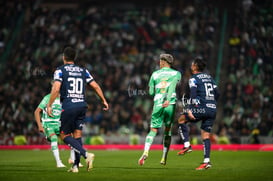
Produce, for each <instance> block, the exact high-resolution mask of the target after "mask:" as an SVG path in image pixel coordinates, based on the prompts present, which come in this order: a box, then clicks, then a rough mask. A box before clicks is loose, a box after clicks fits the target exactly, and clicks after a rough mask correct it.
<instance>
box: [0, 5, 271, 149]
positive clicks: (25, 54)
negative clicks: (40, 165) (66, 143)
mask: <svg viewBox="0 0 273 181" xmlns="http://www.w3.org/2000/svg"><path fill="white" fill-rule="evenodd" d="M0 16H1V23H0V70H1V76H0V82H1V84H0V105H1V106H0V145H18V144H28V145H32V144H48V143H47V142H46V141H45V140H44V138H43V136H41V135H40V134H39V132H38V129H37V126H36V123H35V120H34V116H33V112H34V110H35V108H36V106H37V105H38V104H39V102H40V101H41V99H42V97H43V96H44V95H45V94H47V93H49V91H50V81H51V79H52V74H53V71H54V70H55V68H56V67H57V66H59V65H61V64H62V61H61V53H62V49H63V47H64V46H66V45H72V46H74V47H76V48H77V49H78V50H79V55H78V59H77V61H78V63H80V64H81V65H84V66H86V67H87V68H88V69H89V70H90V72H91V74H92V75H93V76H94V77H95V79H96V80H97V81H98V82H99V83H100V85H101V86H102V88H103V90H104V91H105V94H106V97H107V99H108V100H109V102H110V106H111V110H110V111H109V112H103V111H102V109H101V106H100V104H99V103H98V99H97V98H96V97H95V96H94V94H93V93H92V92H91V91H89V93H88V95H87V97H88V104H89V108H88V112H87V117H86V127H85V129H84V140H85V144H142V143H143V141H144V137H145V135H146V134H147V132H148V130H149V121H150V113H151V109H152V98H151V97H150V96H148V95H147V85H148V80H149V76H150V75H151V72H152V71H154V70H155V69H156V68H157V63H158V56H159V54H160V53H162V52H168V53H171V54H173V55H174V57H175V59H176V61H175V65H174V67H175V68H176V69H177V70H179V71H181V72H182V74H183V81H182V87H181V88H180V92H181V94H180V95H179V100H180V102H181V98H182V95H183V94H184V93H186V91H185V90H187V89H186V86H187V80H188V78H189V76H190V73H189V62H190V60H191V59H192V58H194V57H195V56H203V57H204V58H205V59H206V60H207V63H208V71H209V73H211V74H212V75H213V76H214V77H215V79H216V81H217V83H218V86H219V87H220V91H221V99H220V101H219V104H218V105H219V108H218V114H217V119H216V123H215V127H214V129H213V132H214V136H213V137H212V140H213V143H218V144H259V143H261V144H267V143H271V144H272V143H273V138H272V135H273V116H272V110H273V104H272V103H273V101H272V92H273V86H272V83H273V81H272V79H273V49H272V48H273V1H272V0H241V1H240V0H235V1H217V0H193V1H187V0H173V1H170V0H148V1H144V0H138V1H136V0H131V1H128V0H127V1H122V0H115V1H110V0H80V1H76V0H67V1H64V0H54V1H53V0H37V1H34V0H28V1H23V0H10V1H1V2H0ZM180 104H181V103H180ZM180 111H181V108H180V107H179V109H178V111H177V114H179V112H180ZM190 127H191V135H192V137H193V139H192V142H193V144H199V143H201V142H200V138H199V137H198V136H199V131H200V130H199V126H198V124H197V125H196V124H191V125H190ZM160 134H161V133H159V136H158V137H157V139H156V140H155V143H161V137H160ZM173 134H174V137H173V140H172V142H173V143H174V144H178V143H181V140H180V139H179V137H178V136H177V125H176V123H175V125H174V128H173Z"/></svg>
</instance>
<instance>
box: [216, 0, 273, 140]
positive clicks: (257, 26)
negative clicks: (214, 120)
mask: <svg viewBox="0 0 273 181" xmlns="http://www.w3.org/2000/svg"><path fill="white" fill-rule="evenodd" d="M243 2H244V3H242V4H241V5H240V6H239V8H238V9H237V10H236V12H235V13H234V16H233V17H232V18H231V19H232V21H231V26H232V27H231V32H230V36H229V41H228V48H229V52H228V55H229V57H228V64H227V76H228V81H227V82H226V85H225V87H224V90H223V95H224V97H223V105H224V108H223V112H224V115H223V116H224V118H223V120H222V122H221V124H220V125H221V126H220V128H219V132H221V131H222V130H223V129H224V130H225V131H226V132H227V134H229V135H230V137H231V139H232V141H233V142H236V143H240V140H239V139H238V138H239V137H240V136H249V135H252V136H253V137H255V135H256V136H257V135H261V136H270V137H272V136H273V116H272V111H271V110H272V109H273V105H272V98H273V97H272V96H273V95H272V94H273V87H272V82H273V74H272V73H273V64H272V62H273V24H272V22H273V4H272V1H266V3H264V4H262V3H261V2H257V4H254V3H253V2H252V1H251V0H250V1H249V0H248V1H243ZM259 3H261V4H259ZM235 17H236V18H235ZM219 132H218V134H219ZM250 142H253V143H259V140H258V139H256V140H254V139H251V136H250Z"/></svg>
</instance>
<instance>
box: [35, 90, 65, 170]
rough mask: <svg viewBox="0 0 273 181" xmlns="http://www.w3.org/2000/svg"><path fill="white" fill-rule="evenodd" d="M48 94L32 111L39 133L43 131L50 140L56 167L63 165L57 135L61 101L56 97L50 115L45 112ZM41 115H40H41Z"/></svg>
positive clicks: (58, 132)
mask: <svg viewBox="0 0 273 181" xmlns="http://www.w3.org/2000/svg"><path fill="white" fill-rule="evenodd" d="M49 97H50V94H48V95H46V96H45V97H44V98H43V99H42V101H41V102H40V104H39V105H38V107H37V108H36V110H35V112H34V116H35V121H36V123H37V126H38V129H39V131H40V132H41V133H44V134H45V136H46V138H47V140H48V141H50V144H51V150H52V152H53V155H54V158H55V160H56V164H57V167H58V168H62V167H65V165H64V164H63V163H62V161H61V159H60V155H59V148H58V135H59V134H60V117H61V111H62V107H61V103H60V98H59V97H57V98H56V99H55V101H54V102H53V104H52V110H53V111H52V115H53V116H52V117H50V116H48V115H47V113H46V105H47V103H48V101H49ZM41 115H42V116H41Z"/></svg>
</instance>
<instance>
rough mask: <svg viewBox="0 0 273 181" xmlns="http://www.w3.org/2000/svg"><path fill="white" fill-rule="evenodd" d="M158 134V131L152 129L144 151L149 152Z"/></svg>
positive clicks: (147, 137)
mask: <svg viewBox="0 0 273 181" xmlns="http://www.w3.org/2000/svg"><path fill="white" fill-rule="evenodd" d="M155 136H156V132H154V131H150V132H149V133H148V135H147V136H146V139H145V146H144V152H146V153H148V152H149V150H150V147H151V145H152V143H153V141H154V137H155Z"/></svg>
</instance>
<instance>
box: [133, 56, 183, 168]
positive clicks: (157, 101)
mask: <svg viewBox="0 0 273 181" xmlns="http://www.w3.org/2000/svg"><path fill="white" fill-rule="evenodd" d="M173 62H174V59H173V56H172V55H170V54H161V55H160V62H159V63H160V69H159V70H157V71H155V72H153V74H152V76H151V78H150V82H149V94H150V95H152V96H154V106H153V112H152V116H151V126H150V132H149V133H148V135H147V136H146V139H145V146H144V152H143V154H142V156H141V157H140V159H139V160H138V164H139V165H143V164H144V162H145V160H146V159H147V158H148V154H149V150H150V147H151V145H152V143H153V140H154V137H155V136H156V134H157V132H158V129H159V128H161V127H162V125H163V124H164V126H165V130H164V138H163V145H164V147H163V155H162V159H161V161H160V164H162V165H166V161H167V155H168V151H169V148H170V144H171V130H172V125H173V121H174V116H175V105H176V86H177V84H178V82H179V81H180V79H181V73H180V72H178V71H176V70H174V69H172V68H171V65H172V64H173Z"/></svg>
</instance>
